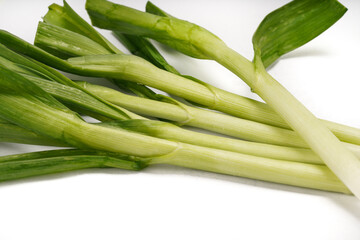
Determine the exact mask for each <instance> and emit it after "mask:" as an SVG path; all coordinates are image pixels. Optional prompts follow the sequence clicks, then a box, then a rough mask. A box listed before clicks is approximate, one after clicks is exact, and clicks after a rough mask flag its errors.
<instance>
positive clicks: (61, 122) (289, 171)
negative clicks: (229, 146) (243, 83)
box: [0, 67, 350, 193]
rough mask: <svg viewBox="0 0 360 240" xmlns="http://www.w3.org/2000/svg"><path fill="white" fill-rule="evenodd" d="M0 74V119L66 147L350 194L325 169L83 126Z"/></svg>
mask: <svg viewBox="0 0 360 240" xmlns="http://www.w3.org/2000/svg"><path fill="white" fill-rule="evenodd" d="M0 70H1V71H0V87H1V88H0V89H1V91H0V103H1V104H0V117H1V118H3V119H6V120H7V121H10V122H12V123H14V124H17V125H19V126H21V127H23V128H25V129H28V130H31V131H34V132H37V133H39V134H42V135H44V136H48V137H51V138H54V139H57V140H59V141H64V142H66V143H68V144H69V145H72V146H75V147H78V148H81V149H95V150H101V151H107V152H114V153H120V154H125V155H131V156H134V157H140V158H142V159H143V160H142V161H145V162H146V163H147V164H173V165H179V166H184V167H190V168H194V169H200V170H205V171H212V172H218V173H223V174H229V175H235V176H242V177H249V178H254V179H260V180H265V181H272V182H277V183H283V184H290V185H295V186H302V187H310V188H315V189H322V190H328V191H337V192H344V193H350V192H349V190H348V189H347V188H346V187H345V186H344V185H343V184H342V183H341V182H340V181H339V180H338V179H337V178H336V176H335V175H334V174H333V173H332V172H331V171H330V170H329V169H328V168H327V167H325V166H321V165H314V164H305V163H297V162H289V161H281V160H274V159H267V158H261V157H255V156H250V155H244V154H240V153H233V152H228V151H223V150H217V149H212V148H205V147H200V146H195V145H190V144H185V143H181V142H175V141H168V140H164V139H159V138H155V137H150V136H146V135H143V134H139V133H134V132H129V131H127V130H124V129H121V128H118V127H116V126H106V125H98V124H89V123H86V122H84V121H83V120H82V119H81V118H80V117H79V116H78V115H77V114H75V113H73V112H72V111H70V110H69V109H67V108H66V107H65V106H64V105H62V104H61V103H60V102H58V101H57V100H56V99H54V98H53V97H52V96H51V95H49V94H48V93H47V92H45V91H44V90H43V89H41V88H40V87H38V86H37V85H36V84H34V83H32V82H31V81H30V80H28V79H26V78H25V77H24V76H21V75H19V74H17V73H15V72H12V71H10V70H8V69H6V68H4V67H0ZM86 159H87V158H86ZM86 159H85V160H86ZM62 160H63V159H60V161H62ZM79 161H80V163H79V165H77V164H76V163H74V168H77V167H79V168H82V167H92V166H93V165H91V166H89V165H88V164H87V163H86V164H85V163H84V165H86V166H84V165H83V162H82V160H79ZM86 161H87V160H86ZM91 164H92V163H91ZM20 165H21V163H20ZM34 166H36V164H35V165H34ZM96 166H98V165H96ZM15 168H16V167H15ZM29 168H30V167H29ZM50 169H51V168H50ZM66 169H68V168H66ZM51 171H52V170H51ZM10 177H11V176H10ZM20 177H21V176H20Z"/></svg>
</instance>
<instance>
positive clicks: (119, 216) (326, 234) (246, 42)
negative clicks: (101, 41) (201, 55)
mask: <svg viewBox="0 0 360 240" xmlns="http://www.w3.org/2000/svg"><path fill="white" fill-rule="evenodd" d="M52 2H53V1H51V0H50V1H47V0H42V1H41V0H36V1H35V0H32V1H20V0H19V1H16V0H0V28H2V29H6V30H8V31H10V32H12V33H14V34H16V35H18V36H20V37H22V38H24V39H25V40H27V41H30V42H33V39H34V35H35V31H36V26H37V22H38V21H39V20H41V16H43V15H44V14H45V13H46V11H47V6H48V5H49V4H51V3H52ZM56 2H57V3H59V4H61V1H56ZM121 2H122V3H124V4H126V5H128V6H132V7H135V8H137V9H141V10H143V9H144V5H145V1H143V0H136V1H131V0H127V1H125V0H124V1H121ZM153 2H154V3H155V4H158V5H159V6H161V7H162V8H163V9H165V10H167V11H168V12H169V13H171V14H173V15H175V16H177V17H179V18H183V19H186V20H189V21H192V22H195V23H197V24H199V25H201V26H203V27H205V28H207V29H209V30H210V31H212V32H213V33H215V34H216V35H218V36H219V37H220V38H222V39H223V40H224V41H225V42H226V43H227V44H228V45H229V46H230V47H232V48H234V49H235V50H236V51H238V52H240V53H241V54H243V55H244V56H246V57H247V58H249V59H251V58H252V46H251V37H252V34H253V32H254V31H255V29H256V27H257V25H258V24H259V23H260V21H261V20H262V18H263V17H264V16H265V15H266V14H267V13H269V12H270V11H272V10H274V9H276V8H277V7H280V6H281V5H283V4H285V3H286V2H287V1H282V0H281V1H280V0H277V1H266V0H256V1H245V0H242V1H235V0H233V1H231V0H224V1H215V0H212V1H209V0H208V1H206V0H201V1H200V0H198V1H193V0H191V1H190V0H183V1H177V2H176V1H165V0H153ZM342 2H343V4H344V5H346V6H347V7H348V8H349V11H348V12H347V13H346V15H345V16H344V17H343V18H342V19H341V20H340V21H339V22H338V23H336V24H335V25H334V26H333V27H332V28H331V29H330V30H328V31H327V32H325V33H324V34H322V35H321V36H320V37H318V38H317V39H315V40H313V41H312V42H311V43H309V44H307V45H306V46H305V47H303V48H301V49H298V50H296V51H294V52H293V53H290V54H288V55H287V56H284V57H283V58H282V60H281V61H279V62H278V63H277V64H276V65H275V66H273V67H272V68H271V70H270V73H271V74H272V75H273V76H274V77H275V78H276V79H277V80H279V81H280V82H281V83H282V84H283V85H285V87H287V88H288V89H289V90H290V91H291V92H292V93H293V94H294V95H295V96H296V97H297V98H298V99H299V100H301V101H302V102H303V103H304V105H305V106H307V107H308V108H309V109H310V110H311V111H312V112H313V113H314V114H316V115H317V116H318V117H321V118H325V119H328V120H332V121H336V122H339V123H344V124H348V125H351V126H354V127H360V112H359V107H358V103H360V94H359V92H360V76H359V75H358V69H359V60H358V56H359V55H360V27H359V22H360V1H351V0H346V1H345V0H343V1H342ZM68 3H69V4H70V5H71V6H72V7H73V8H74V9H75V10H76V11H77V12H78V13H79V14H80V15H81V16H83V17H84V18H85V19H88V17H87V14H86V11H85V10H84V4H85V3H84V1H80V0H72V1H70V0H69V1H68ZM101 32H103V33H104V34H106V36H110V39H113V38H112V37H111V35H110V34H109V33H108V32H107V31H101ZM162 50H163V52H164V54H165V55H166V56H167V59H168V60H169V61H170V63H171V64H173V65H174V66H175V67H176V68H178V70H179V71H180V72H181V73H183V74H188V75H193V76H195V77H198V78H200V79H202V80H204V81H206V82H208V83H211V84H213V85H215V86H217V87H221V88H223V89H226V90H229V91H232V92H235V93H239V94H242V95H245V96H248V97H252V98H256V99H258V100H259V98H258V97H256V96H255V95H254V94H252V93H251V92H250V91H249V88H248V87H247V86H246V85H245V84H243V83H242V82H241V81H240V80H239V79H237V78H236V77H235V76H233V74H231V73H230V72H229V71H227V70H226V69H224V68H222V67H221V66H219V65H218V64H216V63H214V62H211V61H204V60H195V59H191V58H188V57H185V56H183V55H181V54H179V53H175V52H172V51H170V50H169V49H166V48H165V49H164V48H163V49H162ZM40 149H43V148H41V147H34V146H25V145H16V144H7V143H0V154H1V155H6V154H11V153H20V152H27V151H34V150H40ZM339 160H341V159H339ZM359 219H360V201H359V200H356V199H355V198H354V197H352V196H347V195H342V194H335V193H327V192H321V191H315V190H308V189H302V188H296V187H290V186H284V185H278V184H272V183H265V182H261V181H255V180H249V179H243V178H238V177H232V176H224V175H219V174H213V173H206V172H200V171H195V170H188V169H183V168H179V167H172V166H156V167H151V168H148V169H146V170H145V171H143V172H139V173H134V172H127V171H121V170H116V169H100V170H85V171H78V172H74V173H67V174H57V175H53V176H43V177H36V178H31V179H26V180H20V181H12V182H9V183H0V239H1V240H15V239H16V240H20V239H36V240H42V239H53V240H57V239H88V240H90V239H109V240H112V239H127V240H132V239H158V240H160V239H277V240H279V239H317V240H325V239H326V240H335V239H342V240H354V239H360V225H359V223H360V220H359Z"/></svg>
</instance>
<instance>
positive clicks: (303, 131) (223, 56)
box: [211, 45, 360, 198]
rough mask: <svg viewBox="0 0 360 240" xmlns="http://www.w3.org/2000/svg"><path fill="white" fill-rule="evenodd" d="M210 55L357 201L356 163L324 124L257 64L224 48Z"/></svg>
mask: <svg viewBox="0 0 360 240" xmlns="http://www.w3.org/2000/svg"><path fill="white" fill-rule="evenodd" d="M211 54H212V57H213V58H214V60H216V61H218V62H219V63H220V64H222V65H224V66H225V67H227V68H228V69H229V70H231V71H232V72H233V73H235V74H236V75H238V76H239V77H240V78H241V79H243V80H244V81H245V82H246V83H247V84H248V85H249V86H250V87H251V88H252V90H253V91H254V92H255V93H257V94H258V95H259V96H260V97H261V98H262V99H264V101H265V102H266V103H267V104H268V105H269V106H270V107H272V108H273V109H274V110H275V111H276V112H277V113H278V114H279V115H280V116H281V117H282V118H283V119H284V120H285V121H286V122H287V123H288V124H289V125H290V126H291V127H292V128H293V129H294V130H295V131H296V132H297V133H298V134H299V136H301V137H302V138H303V139H304V141H305V142H307V143H308V145H309V146H310V148H311V149H312V150H313V151H314V152H315V153H316V154H318V155H319V156H320V158H321V159H322V160H323V161H324V163H325V164H326V165H327V166H328V167H329V168H330V169H331V170H332V171H333V172H334V173H335V174H336V175H337V176H338V177H339V178H340V179H341V180H342V181H343V182H344V184H345V185H346V186H348V188H349V189H350V190H351V191H352V192H353V193H354V195H355V196H357V197H358V198H360V160H359V159H358V158H357V157H356V156H355V155H354V154H352V153H351V152H350V151H349V150H347V149H346V148H345V147H344V145H342V144H341V142H340V141H339V140H338V139H337V138H336V137H335V135H334V134H332V133H331V132H330V130H329V129H328V128H327V127H326V126H325V125H324V124H322V123H321V122H320V121H319V120H318V119H317V118H316V117H315V116H314V115H313V114H312V113H311V112H310V111H308V110H307V109H306V108H305V107H304V106H303V105H302V104H301V103H300V102H299V101H298V100H297V99H296V98H295V97H294V96H292V95H291V94H290V93H289V92H288V91H287V90H286V89H285V88H284V87H283V86H282V85H281V84H280V83H278V82H277V81H276V80H275V79H274V78H272V77H271V76H270V75H269V74H268V73H267V72H266V71H265V69H264V68H263V66H262V65H261V64H257V65H256V67H255V64H253V63H251V62H250V61H248V60H247V59H245V58H244V57H242V56H241V55H240V54H238V53H236V52H235V51H233V50H232V49H230V48H228V47H226V46H225V45H223V46H218V49H217V51H216V52H215V51H214V52H212V53H211Z"/></svg>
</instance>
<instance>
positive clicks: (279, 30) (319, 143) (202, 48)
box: [86, 0, 360, 197]
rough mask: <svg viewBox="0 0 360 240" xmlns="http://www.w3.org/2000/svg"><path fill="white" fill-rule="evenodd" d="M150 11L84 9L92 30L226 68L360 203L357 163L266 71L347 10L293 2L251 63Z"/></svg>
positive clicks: (91, 1) (275, 17)
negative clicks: (145, 40) (151, 42)
mask: <svg viewBox="0 0 360 240" xmlns="http://www.w3.org/2000/svg"><path fill="white" fill-rule="evenodd" d="M152 6H154V5H152V4H148V8H147V11H149V12H150V13H144V12H141V11H137V10H134V9H131V8H127V7H124V6H121V5H116V4H113V3H111V2H108V1H106V0H88V1H87V4H86V8H87V11H88V13H89V15H90V18H91V21H92V23H93V25H95V26H98V27H101V28H106V29H110V30H116V31H121V32H125V33H129V34H134V35H141V36H145V37H150V38H153V39H155V40H157V41H159V42H162V43H164V44H167V45H169V46H171V47H174V48H175V49H177V50H179V51H181V52H183V53H185V54H187V55H189V56H192V57H196V58H201V59H212V60H215V61H217V62H218V63H220V64H221V65H223V66H224V67H226V68H228V69H229V70H230V71H232V72H233V73H234V74H236V75H237V76H238V77H239V78H241V79H242V80H244V81H245V83H247V84H248V85H249V86H250V87H251V89H252V90H253V91H254V92H255V93H257V94H258V95H259V96H260V97H261V98H262V99H263V100H264V101H265V102H266V103H267V104H268V106H269V107H271V108H273V109H274V111H275V112H276V113H277V114H279V116H280V117H281V118H283V119H284V120H285V122H287V123H288V124H289V126H290V127H291V128H292V129H294V130H295V131H296V132H297V133H298V134H299V136H301V137H302V138H303V139H304V141H305V142H307V143H308V145H309V146H310V147H311V149H312V150H313V151H314V152H315V153H316V154H318V155H319V156H320V157H321V159H322V160H323V161H324V162H325V164H326V165H327V166H328V167H329V168H330V169H331V170H332V171H333V172H334V173H335V174H336V175H337V176H338V177H339V178H340V179H341V180H342V181H343V182H344V183H345V184H346V185H347V186H348V187H349V188H350V189H351V190H352V191H353V192H354V194H355V195H356V196H357V197H360V184H359V183H360V161H359V159H358V158H357V157H355V155H354V154H352V153H351V152H350V151H348V150H347V149H346V148H345V147H344V146H343V145H342V144H341V143H340V141H339V140H338V139H337V138H336V137H335V136H334V134H332V133H331V132H330V131H329V129H328V128H327V127H326V126H325V124H323V123H321V122H320V121H319V120H318V119H316V118H315V116H314V115H313V114H312V113H311V112H310V111H308V110H307V109H306V108H305V107H304V106H303V105H302V104H301V103H300V102H299V101H298V100H296V99H295V98H294V97H293V96H292V95H291V94H290V93H289V92H288V91H287V90H286V89H285V88H284V87H283V86H282V85H281V84H280V83H278V82H277V81H276V80H275V79H274V78H273V77H272V76H271V75H270V74H268V73H267V71H266V67H267V66H268V65H269V64H271V63H272V62H273V61H274V60H275V59H277V58H278V57H279V56H280V55H282V54H284V53H286V52H289V51H291V50H292V49H295V48H297V47H299V46H301V45H303V44H305V43H306V42H308V41H310V40H312V39H313V38H314V37H316V36H317V35H318V34H320V33H321V32H323V31H325V30H326V29H327V28H328V27H329V26H331V25H332V24H333V23H334V22H336V21H337V20H338V19H339V18H341V16H342V15H343V14H344V13H345V12H346V10H347V9H346V8H345V7H344V6H342V5H341V4H340V3H339V2H337V1H335V0H321V1H313V0H295V1H292V2H290V3H288V4H287V5H285V6H283V7H281V8H279V9H277V10H275V11H274V12H272V13H270V14H269V15H267V16H266V17H265V19H264V20H263V21H262V22H261V24H260V26H259V27H258V29H257V31H256V32H255V34H254V37H253V45H254V53H255V57H254V61H253V62H251V61H249V60H247V59H246V58H244V57H243V56H242V55H240V54H239V53H237V52H235V51H234V50H232V49H231V48H229V47H228V46H227V45H226V44H225V43H224V42H223V41H222V40H220V39H219V38H218V37H217V36H215V35H214V34H212V33H210V32H209V31H207V30H205V29H204V28H201V27H199V26H197V25H195V24H192V23H189V22H186V21H183V20H180V19H177V18H174V17H172V16H166V15H164V14H163V13H162V12H159V11H156V9H157V8H154V7H152ZM154 9H155V11H153V10H154ZM269 29H273V31H269ZM299 33H301V34H299ZM230 105H231V104H230ZM339 159H341V160H339Z"/></svg>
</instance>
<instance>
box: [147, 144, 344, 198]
mask: <svg viewBox="0 0 360 240" xmlns="http://www.w3.org/2000/svg"><path fill="white" fill-rule="evenodd" d="M153 162H155V163H167V164H172V165H178V166H183V167H187V168H194V169H200V170H205V171H210V172H216V173H223V174H228V175H233V176H240V177H246V178H252V179H259V180H264V181H271V182H277V183H282V184H291V185H294V186H300V187H310V188H315V189H321V190H327V191H338V192H344V193H349V192H348V190H347V189H346V187H344V185H343V184H342V183H341V182H340V181H339V180H338V179H337V177H336V176H335V175H334V174H333V173H332V172H331V171H329V169H328V168H327V167H325V166H321V165H313V164H306V163H297V162H289V161H281V160H272V159H265V158H259V157H255V156H249V155H243V154H239V153H232V152H226V151H221V150H215V149H211V150H210V149H208V148H203V147H199V146H194V145H188V144H181V145H180V146H179V148H178V149H177V151H176V152H174V153H172V154H169V155H166V156H164V157H158V158H155V159H153ZM150 164H151V162H150Z"/></svg>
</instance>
